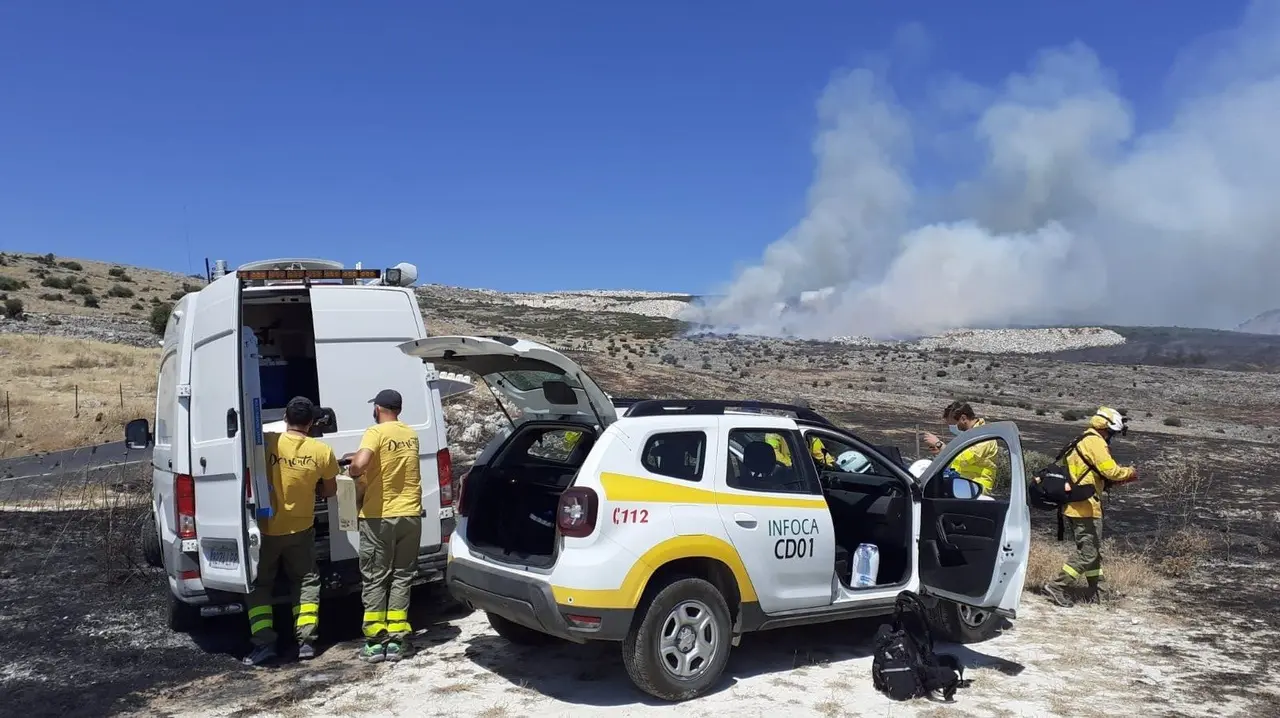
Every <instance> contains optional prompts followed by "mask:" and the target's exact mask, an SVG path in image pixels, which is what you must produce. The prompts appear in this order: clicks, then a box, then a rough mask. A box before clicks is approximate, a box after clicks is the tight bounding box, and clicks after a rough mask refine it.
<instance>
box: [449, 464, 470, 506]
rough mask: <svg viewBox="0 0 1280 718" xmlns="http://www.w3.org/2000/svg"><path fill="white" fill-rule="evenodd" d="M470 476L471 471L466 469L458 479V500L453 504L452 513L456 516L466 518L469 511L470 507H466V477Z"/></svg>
mask: <svg viewBox="0 0 1280 718" xmlns="http://www.w3.org/2000/svg"><path fill="white" fill-rule="evenodd" d="M470 475H471V469H467V470H466V471H464V472H462V475H461V476H459V477H458V500H457V501H455V502H454V503H453V506H454V513H455V514H457V515H458V516H466V515H467V512H468V511H470V510H471V507H470V506H467V477H468V476H470Z"/></svg>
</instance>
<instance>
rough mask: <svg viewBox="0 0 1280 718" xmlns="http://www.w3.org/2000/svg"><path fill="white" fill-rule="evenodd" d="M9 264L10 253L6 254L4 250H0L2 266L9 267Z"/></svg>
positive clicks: (0, 263) (0, 264)
mask: <svg viewBox="0 0 1280 718" xmlns="http://www.w3.org/2000/svg"><path fill="white" fill-rule="evenodd" d="M7 266H9V255H7V254H5V253H4V252H0V267H7Z"/></svg>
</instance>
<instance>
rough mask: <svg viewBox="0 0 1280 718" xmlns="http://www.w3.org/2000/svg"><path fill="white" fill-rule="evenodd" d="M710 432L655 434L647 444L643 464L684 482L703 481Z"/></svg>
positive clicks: (651, 470) (650, 469)
mask: <svg viewBox="0 0 1280 718" xmlns="http://www.w3.org/2000/svg"><path fill="white" fill-rule="evenodd" d="M706 456H707V435H706V434H704V433H703V432H701V431H673V432H668V433H665V434H654V435H653V436H651V437H649V440H648V441H646V442H645V444H644V451H643V452H642V453H641V457H642V458H641V463H642V464H643V465H644V468H645V469H646V470H648V471H649V472H650V473H654V474H657V475H659V476H670V477H671V478H673V479H683V480H684V481H701V480H702V466H703V464H705V463H706Z"/></svg>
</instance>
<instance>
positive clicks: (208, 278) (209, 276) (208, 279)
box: [204, 257, 213, 284]
mask: <svg viewBox="0 0 1280 718" xmlns="http://www.w3.org/2000/svg"><path fill="white" fill-rule="evenodd" d="M204 281H205V284H213V272H211V271H209V258H208V257H205V258H204Z"/></svg>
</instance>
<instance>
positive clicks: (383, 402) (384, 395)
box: [369, 389, 404, 412]
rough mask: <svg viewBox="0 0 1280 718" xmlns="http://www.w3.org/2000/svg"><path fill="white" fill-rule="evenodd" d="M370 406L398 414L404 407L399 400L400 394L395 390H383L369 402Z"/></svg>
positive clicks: (402, 402) (402, 401)
mask: <svg viewBox="0 0 1280 718" xmlns="http://www.w3.org/2000/svg"><path fill="white" fill-rule="evenodd" d="M369 403H370V404H373V405H374V406H380V407H382V408H383V409H390V410H391V411H395V412H399V411H400V408H401V407H402V406H404V400H403V399H401V398H400V392H398V391H396V390H395V389H383V390H382V391H380V392H378V395H377V396H375V397H373V398H372V399H370V400H369Z"/></svg>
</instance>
